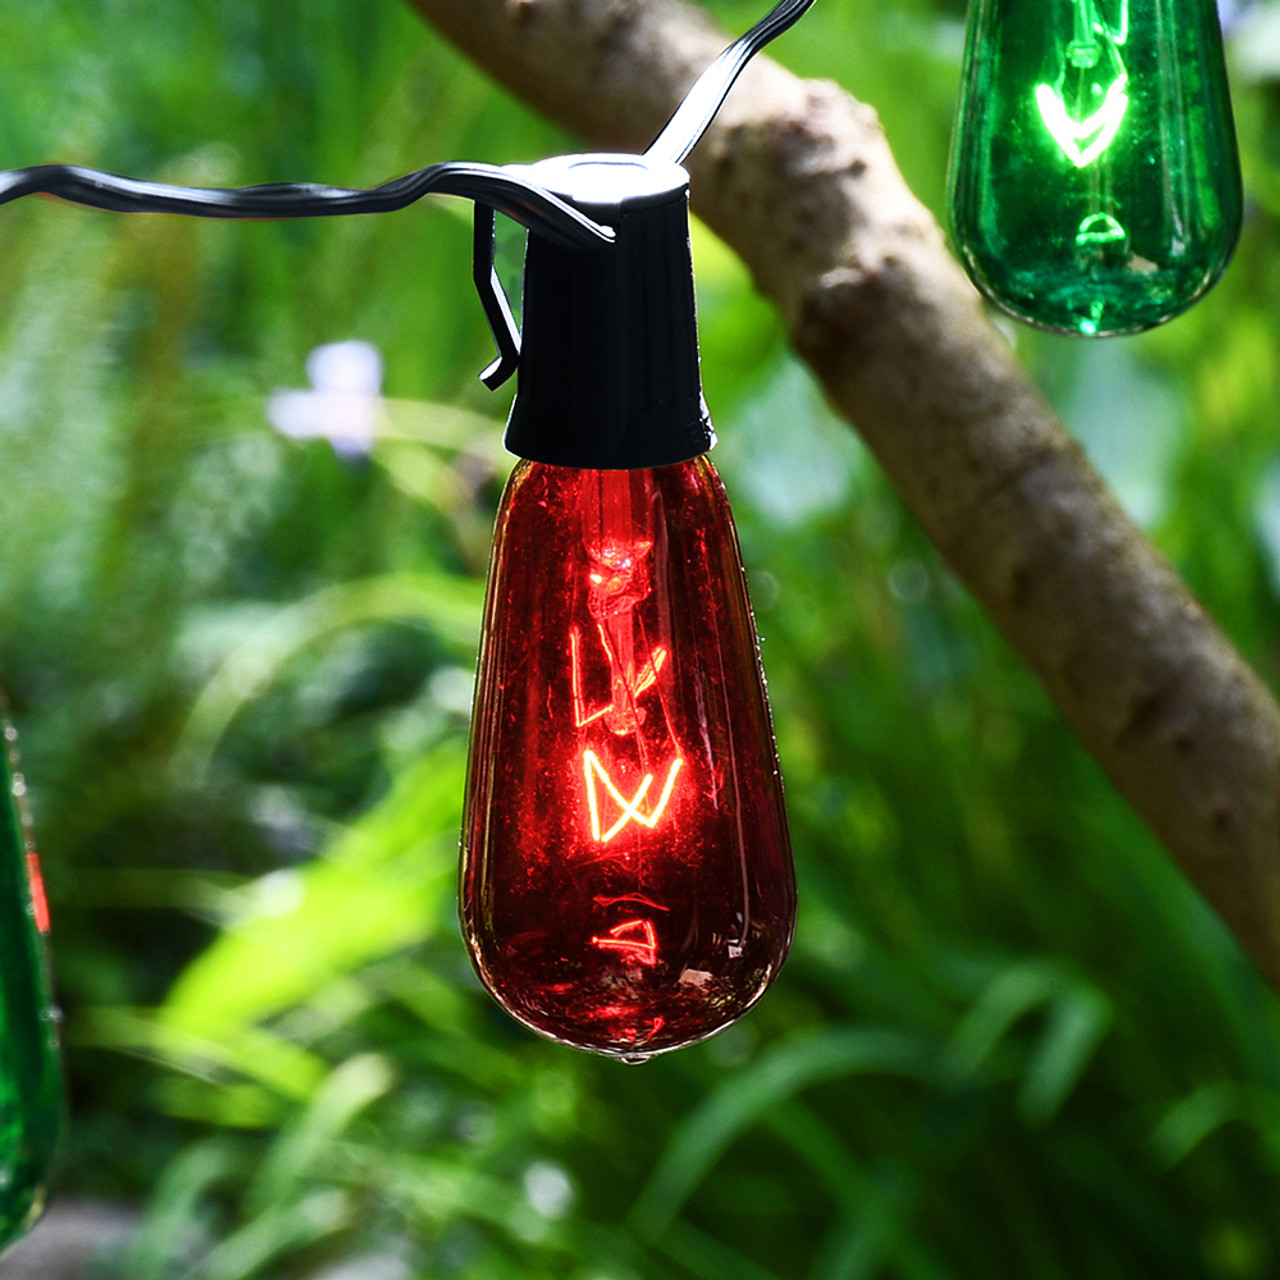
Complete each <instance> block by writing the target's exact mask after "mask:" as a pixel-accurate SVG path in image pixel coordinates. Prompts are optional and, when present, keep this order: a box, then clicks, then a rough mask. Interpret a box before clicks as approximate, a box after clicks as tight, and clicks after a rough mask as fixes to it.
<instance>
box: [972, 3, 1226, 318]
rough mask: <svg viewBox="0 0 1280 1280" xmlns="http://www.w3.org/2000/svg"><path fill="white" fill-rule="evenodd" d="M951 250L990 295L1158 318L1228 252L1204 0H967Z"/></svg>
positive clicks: (1221, 148)
mask: <svg viewBox="0 0 1280 1280" xmlns="http://www.w3.org/2000/svg"><path fill="white" fill-rule="evenodd" d="M950 189H951V191H950V195H951V216H952V224H953V230H954V234H955V239H956V243H957V246H958V248H959V251H960V256H961V258H962V260H963V261H964V264H965V266H966V268H967V270H968V271H969V274H970V275H971V277H972V278H973V280H974V282H975V283H976V284H977V285H978V287H979V288H980V289H981V290H982V291H983V292H984V293H985V294H986V295H987V296H988V297H989V298H990V299H991V300H992V301H993V302H995V303H996V304H997V305H998V306H1000V307H1002V308H1003V309H1004V310H1006V311H1008V312H1010V313H1011V314H1012V315H1014V316H1017V317H1018V318H1019V319H1022V320H1026V321H1029V322H1030V323H1031V324H1035V325H1039V326H1041V327H1042V328H1046V329H1054V330H1059V331H1062V332H1066V333H1078V334H1085V335H1087V336H1094V335H1103V334H1117V333H1132V332H1136V331H1138V330H1141V329H1147V328H1150V327H1151V326H1152V325H1156V324H1160V323H1161V322H1162V321H1164V320H1168V319H1169V318H1170V317H1172V316H1175V315H1177V314H1178V313H1179V312H1181V311H1183V310H1184V309H1185V308H1187V307H1189V306H1190V305H1191V304H1192V303H1193V302H1194V301H1195V300H1196V299H1197V298H1199V297H1200V296H1201V295H1202V294H1203V293H1204V292H1205V291H1206V290H1207V289H1209V288H1210V286H1211V285H1213V284H1214V282H1215V281H1216V280H1217V279H1218V277H1219V276H1220V275H1221V274H1222V272H1223V270H1224V269H1225V268H1226V265H1227V262H1228V260H1229V258H1230V257H1231V253H1232V250H1233V249H1234V247H1235V243H1236V240H1237V238H1238V236H1239V232H1240V218H1241V206H1242V198H1241V188H1240V164H1239V158H1238V155H1237V151H1236V142H1235V130H1234V126H1233V123H1232V115H1231V101H1230V96H1229V93H1228V89H1227V78H1226V67H1225V65H1224V61H1223V55H1222V33H1221V30H1220V28H1219V25H1218V16H1217V10H1216V7H1215V5H1214V3H1213V0H1143V2H1141V3H1134V4H1132V5H1131V3H1130V0H972V8H971V9H970V13H969V24H968V35H967V39H966V44H965V55H964V65H963V70H962V79H961V89H960V105H959V109H958V113H957V120H956V127H955V133H954V136H953V140H952V153H951V173H950Z"/></svg>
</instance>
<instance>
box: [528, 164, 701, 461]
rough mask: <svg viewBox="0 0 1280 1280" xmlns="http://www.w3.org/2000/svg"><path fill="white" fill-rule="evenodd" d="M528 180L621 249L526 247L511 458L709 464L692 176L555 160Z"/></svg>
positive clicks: (534, 241)
mask: <svg viewBox="0 0 1280 1280" xmlns="http://www.w3.org/2000/svg"><path fill="white" fill-rule="evenodd" d="M522 172H523V173H524V174H525V175H526V176H527V177H528V178H529V179H530V180H532V181H534V182H536V183H538V184H539V185H540V186H543V187H544V188H546V189H548V190H550V191H553V192H554V193H555V194H556V195H559V196H561V197H562V198H563V199H565V200H566V201H568V202H569V203H570V204H572V205H574V206H575V207H577V208H578V209H581V210H582V212H583V213H585V214H587V216H589V217H591V218H593V219H595V220H596V221H598V222H601V223H605V224H607V225H609V226H611V227H613V228H614V229H615V230H616V232H617V240H616V242H615V243H614V244H613V245H610V246H607V247H603V248H600V249H573V248H563V247H561V246H559V245H556V244H553V243H551V242H550V241H549V240H547V239H545V238H544V237H542V236H539V235H537V234H531V235H530V237H529V248H528V252H527V254H526V258H525V274H524V315H523V329H524V339H523V348H522V350H521V354H520V375H519V376H520V384H519V391H518V393H517V395H516V400H515V403H514V405H513V406H512V410H511V418H510V421H509V423H508V425H507V434H506V447H507V448H508V449H509V450H510V451H511V452H512V453H514V454H516V455H517V456H519V457H521V458H527V459H529V460H530V461H533V462H545V463H550V464H552V465H555V466H564V467H583V468H590V469H593V470H635V469H644V468H650V467H662V466H669V465H671V464H674V463H677V462H686V461H688V460H689V459H690V458H695V457H697V456H698V455H699V454H702V453H705V452H706V451H707V450H708V449H710V448H711V447H712V446H713V445H714V444H715V432H714V431H713V429H712V426H711V419H710V416H709V415H708V413H707V407H706V403H705V401H704V400H703V397H702V373H701V368H700V366H699V361H698V325H697V314H696V306H695V300H694V287H693V257H692V254H691V252H690V247H689V212H688V190H689V176H688V174H687V173H686V172H685V170H684V169H683V168H681V167H680V166H679V165H674V164H664V163H660V162H654V161H650V160H645V159H643V158H641V157H639V156H634V157H633V156H562V157H558V158H556V159H553V160H548V161H544V162H543V163H541V164H537V165H530V166H528V167H527V168H525V169H523V170H522Z"/></svg>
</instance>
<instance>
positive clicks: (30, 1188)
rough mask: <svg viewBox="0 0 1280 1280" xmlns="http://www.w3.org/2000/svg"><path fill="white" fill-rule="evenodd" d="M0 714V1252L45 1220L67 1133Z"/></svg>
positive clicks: (28, 859) (53, 1026)
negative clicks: (43, 1212)
mask: <svg viewBox="0 0 1280 1280" xmlns="http://www.w3.org/2000/svg"><path fill="white" fill-rule="evenodd" d="M14 738H15V735H14V732H13V728H12V726H10V725H9V723H8V721H7V720H5V719H4V717H3V707H0V1248H2V1247H3V1246H4V1245H7V1244H9V1243H10V1242H11V1241H13V1240H16V1239H17V1238H18V1236H20V1235H21V1234H22V1233H23V1232H24V1231H25V1230H26V1229H27V1228H28V1227H29V1226H31V1224H32V1223H33V1222H34V1221H35V1220H36V1218H37V1217H39V1215H40V1211H41V1209H42V1208H43V1207H44V1201H45V1195H46V1193H47V1191H48V1187H49V1179H50V1175H51V1173H52V1169H53V1161H54V1156H55V1155H56V1153H57V1147H58V1140H59V1138H60V1136H61V1132H62V1116H63V1107H62V1072H61V1065H60V1059H59V1052H58V1030H57V1014H56V1011H55V1009H54V1006H53V1003H52V1000H51V997H50V983H49V967H48V959H47V955H46V952H45V942H44V934H45V932H46V930H47V929H48V912H47V910H46V907H45V901H44V887H43V885H42V884H41V881H40V869H39V864H38V862H37V860H36V855H35V850H34V848H33V847H32V846H31V842H30V838H29V829H28V825H27V823H26V822H25V820H24V815H25V808H24V806H23V803H22V789H21V782H20V780H19V779H20V775H18V773H17V769H16V759H17V757H16V753H15V751H14Z"/></svg>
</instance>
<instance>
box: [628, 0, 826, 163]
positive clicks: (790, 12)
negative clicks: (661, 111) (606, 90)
mask: <svg viewBox="0 0 1280 1280" xmlns="http://www.w3.org/2000/svg"><path fill="white" fill-rule="evenodd" d="M812 5H813V0H782V3H781V4H779V5H775V6H774V7H773V8H772V9H771V10H770V11H769V12H768V13H767V14H765V16H764V17H763V18H761V19H760V21H759V22H757V23H756V25H755V26H754V27H752V28H751V30H750V31H748V32H747V33H746V35H744V36H741V37H739V38H738V39H737V40H735V41H734V42H733V44H731V45H730V46H729V47H728V48H727V49H726V50H725V51H724V52H723V53H722V54H721V55H720V56H719V57H718V58H717V59H716V60H715V61H714V62H713V63H712V64H711V65H710V66H709V67H708V68H707V69H706V70H705V71H704V72H703V73H702V74H701V75H700V76H699V77H698V80H697V83H695V84H694V86H693V88H692V89H690V90H689V92H688V93H687V94H686V95H685V98H684V101H683V102H682V103H681V104H680V105H679V107H677V108H676V112H675V115H673V116H672V117H671V119H670V120H668V121H667V123H666V125H665V126H664V127H663V130H662V132H661V133H660V134H658V136H657V137H656V138H655V139H654V140H653V142H652V143H651V144H650V146H649V150H648V151H646V152H645V153H644V154H645V157H646V158H647V159H651V160H667V161H670V162H671V163H672V164H683V163H684V160H685V157H686V156H687V155H688V154H689V152H690V151H692V150H693V149H694V147H695V146H697V144H698V142H699V140H700V139H701V138H702V135H703V134H704V133H706V131H707V127H708V126H709V125H710V124H711V121H712V120H714V119H715V115H716V112H717V111H719V110H720V107H721V105H722V104H723V103H724V100H725V98H727V97H728V96H729V90H730V89H732V88H733V86H734V84H735V83H736V81H737V79H738V77H739V76H740V75H741V74H742V71H743V68H744V67H745V66H746V65H747V63H748V62H750V61H751V59H752V58H754V57H755V56H756V54H757V53H759V52H760V50H761V49H763V48H764V47H765V45H767V44H768V43H769V42H770V41H772V40H776V39H777V38H778V36H780V35H781V34H782V33H783V32H784V31H787V30H789V29H790V28H791V27H793V26H795V24H796V23H797V22H799V20H800V19H801V18H802V17H803V16H804V15H805V13H806V12H807V11H808V10H809V8H810V7H811V6H812Z"/></svg>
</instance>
